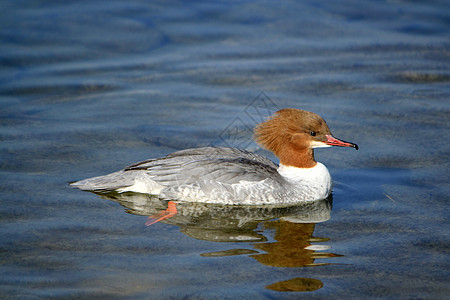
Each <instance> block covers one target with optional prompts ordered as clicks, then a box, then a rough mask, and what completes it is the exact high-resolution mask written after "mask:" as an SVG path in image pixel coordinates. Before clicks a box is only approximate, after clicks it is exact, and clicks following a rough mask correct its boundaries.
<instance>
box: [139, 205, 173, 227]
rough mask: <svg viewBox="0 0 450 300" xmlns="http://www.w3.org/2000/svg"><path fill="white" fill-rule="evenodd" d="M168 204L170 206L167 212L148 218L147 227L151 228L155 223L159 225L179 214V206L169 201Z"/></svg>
mask: <svg viewBox="0 0 450 300" xmlns="http://www.w3.org/2000/svg"><path fill="white" fill-rule="evenodd" d="M168 204H169V206H168V207H167V209H166V210H165V211H162V212H160V213H159V214H156V215H153V216H150V217H148V219H147V222H145V225H147V226H150V225H153V224H155V223H158V222H159V221H162V220H165V219H168V218H171V217H173V216H175V215H176V214H177V204H176V203H174V202H172V201H169V203H168Z"/></svg>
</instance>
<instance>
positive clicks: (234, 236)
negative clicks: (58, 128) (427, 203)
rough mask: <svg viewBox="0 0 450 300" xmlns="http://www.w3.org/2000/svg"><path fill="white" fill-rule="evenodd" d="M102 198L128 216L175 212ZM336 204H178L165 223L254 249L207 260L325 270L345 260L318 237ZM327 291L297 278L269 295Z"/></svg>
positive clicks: (123, 198) (149, 199) (130, 197)
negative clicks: (332, 261)
mask: <svg viewBox="0 0 450 300" xmlns="http://www.w3.org/2000/svg"><path fill="white" fill-rule="evenodd" d="M99 195H100V196H101V197H102V198H104V199H109V200H112V201H115V202H118V203H119V204H121V205H122V206H123V207H125V208H126V212H127V213H131V214H134V215H140V216H149V219H150V220H153V219H154V218H155V216H159V215H162V214H164V213H165V212H166V211H167V210H168V209H169V208H168V206H170V202H168V201H165V200H161V199H159V198H157V197H154V196H151V195H146V194H137V193H123V194H118V193H106V194H99ZM332 201H333V200H332V197H331V196H330V197H329V198H328V199H325V200H321V201H315V202H307V203H301V204H298V205H291V206H271V205H264V206H226V205H214V204H203V203H189V202H179V203H177V204H176V211H177V212H176V214H175V215H174V216H172V217H170V218H167V219H164V220H162V221H161V222H162V223H165V224H170V225H175V226H177V227H178V228H179V229H180V231H181V232H182V233H183V234H185V235H187V236H189V237H191V238H195V239H198V240H205V241H212V242H230V243H251V245H252V247H253V249H245V248H244V247H242V248H240V247H239V248H233V249H228V250H223V251H218V252H208V253H202V254H200V256H202V257H225V256H236V255H249V257H251V258H253V259H255V260H256V261H258V262H259V263H261V264H263V265H266V266H271V267H278V268H286V267H288V268H294V267H297V268H298V267H313V266H323V265H329V264H330V263H325V262H317V260H318V259H326V258H333V257H339V256H342V255H339V254H334V253H327V252H323V251H324V250H327V249H329V248H330V247H329V246H327V245H323V244H321V243H323V242H326V241H329V239H328V238H322V237H315V236H314V235H313V234H314V229H315V224H316V223H319V222H324V221H327V220H329V219H330V214H331V209H332ZM172 203H173V202H172ZM152 224H154V222H152ZM317 243H319V244H317ZM322 287H323V283H322V282H321V281H320V280H318V279H313V278H292V279H290V280H285V281H280V282H276V283H273V284H270V285H267V286H266V288H267V289H271V290H275V291H283V292H289V291H291V292H294V291H295V292H301V291H314V290H317V289H320V288H322Z"/></svg>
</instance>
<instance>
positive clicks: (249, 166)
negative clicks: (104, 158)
mask: <svg viewBox="0 0 450 300" xmlns="http://www.w3.org/2000/svg"><path fill="white" fill-rule="evenodd" d="M277 168H278V166H277V165H276V164H275V163H273V162H272V161H271V160H269V159H267V158H265V157H263V156H260V155H257V154H254V153H250V152H247V151H245V150H240V149H235V148H225V147H204V148H195V149H187V150H181V151H177V152H174V153H172V154H169V155H167V156H165V157H162V158H156V159H149V160H146V161H142V162H139V163H136V164H133V165H131V166H128V167H127V168H125V169H124V170H121V171H118V172H115V173H111V174H108V175H105V176H99V177H94V178H89V179H85V180H82V181H79V182H75V183H73V184H72V185H73V186H76V187H78V188H80V189H83V190H89V191H118V192H125V191H130V192H142V193H148V194H155V195H158V196H159V197H162V198H167V199H179V200H185V201H199V202H206V203H208V202H209V203H222V204H252V202H253V201H255V202H256V201H259V202H261V201H262V202H273V201H274V200H273V199H271V198H272V195H268V193H267V191H268V190H270V189H271V187H273V186H274V185H281V184H282V182H283V181H284V179H283V178H282V176H281V175H280V174H279V173H278V172H277ZM263 191H264V192H265V193H263ZM264 198H267V199H266V200H264Z"/></svg>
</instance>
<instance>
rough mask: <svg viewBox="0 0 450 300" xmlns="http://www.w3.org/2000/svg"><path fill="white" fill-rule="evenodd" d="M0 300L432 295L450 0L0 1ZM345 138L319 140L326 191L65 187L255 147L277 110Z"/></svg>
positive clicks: (436, 295) (436, 274)
mask: <svg viewBox="0 0 450 300" xmlns="http://www.w3.org/2000/svg"><path fill="white" fill-rule="evenodd" d="M0 7H1V10H0V41H1V42H0V65H1V67H0V126H1V127H0V176H1V177H0V179H1V180H0V190H1V196H0V201H1V206H0V224H1V225H0V234H1V240H0V253H1V254H0V259H1V265H0V275H1V276H0V297H2V298H12V299H15V298H17V299H38V298H46V299H52V298H77V299H78V298H89V299H93V298H94V299H95V298H105V299H111V298H121V299H128V298H132V299H136V298H142V299H178V298H186V299H199V298H200V299H214V298H217V299H236V298H237V297H240V298H242V299H255V298H257V299H273V298H275V299H278V298H280V299H289V298H293V299H296V298H298V297H307V298H317V299H330V298H333V299H334V298H336V299H349V298H358V299H367V298H383V299H411V298H415V299H417V298H418V299H444V298H448V297H449V294H450V289H449V287H448V279H449V269H450V268H449V263H448V262H449V244H450V240H449V206H448V195H449V194H450V187H449V176H448V170H449V150H448V149H449V148H450V145H449V141H450V136H449V124H450V123H449V116H450V102H449V98H450V85H449V81H450V71H449V66H450V50H449V49H450V43H449V33H450V24H449V21H448V20H449V19H450V9H449V6H448V4H447V3H446V1H423V2H422V1H351V0H349V1H320V2H316V1H283V2H273V1H259V2H256V1H232V2H217V3H213V2H200V1H185V2H184V1H170V2H167V1H160V2H157V1H151V2H150V1H126V2H124V1H108V2H107V3H106V2H103V1H76V2H73V3H66V2H60V1H45V2H38V1H9V2H6V1H4V2H3V3H2V4H0ZM285 107H295V108H301V109H305V110H309V111H313V112H316V113H318V114H320V115H321V116H323V117H324V118H325V119H326V120H327V122H328V125H329V126H330V128H331V130H332V132H333V134H334V135H335V136H336V137H338V138H342V139H344V140H348V141H351V142H354V143H357V144H358V145H359V146H360V150H359V151H354V150H352V149H347V148H333V149H319V150H317V151H316V158H317V160H319V161H321V162H322V163H324V164H325V165H326V166H327V167H328V168H329V170H330V172H331V174H332V177H333V181H334V190H333V199H329V200H328V201H323V202H319V203H316V204H315V205H314V206H294V207H288V208H273V207H257V208H245V207H244V208H230V207H220V206H201V205H199V206H195V205H189V204H185V205H182V206H181V207H180V211H179V215H177V216H176V217H174V218H172V219H168V220H166V221H162V222H159V223H157V224H154V225H152V226H145V222H146V221H147V217H148V216H150V215H154V214H157V213H158V212H160V211H163V210H164V209H165V208H166V207H167V203H166V202H164V201H160V200H158V199H154V198H152V197H148V196H143V195H132V194H131V195H130V194H125V195H103V196H99V195H95V194H92V193H87V192H81V191H79V190H76V189H72V188H70V187H69V186H68V184H67V183H68V182H71V181H75V180H80V179H84V178H87V177H91V176H97V175H103V174H106V173H109V172H113V171H116V170H119V169H121V168H123V167H124V166H126V165H129V164H131V163H134V162H137V161H140V160H144V159H147V158H152V157H158V156H162V155H165V154H168V153H170V152H173V151H176V150H179V149H185V148H190V147H200V146H207V145H217V146H218V145H228V146H236V147H241V148H245V149H248V150H250V151H255V152H257V153H260V154H263V155H267V156H269V157H270V158H271V159H274V160H276V158H275V157H274V156H273V155H271V154H270V153H267V152H265V151H263V150H261V149H259V148H258V147H257V145H256V144H255V143H254V142H252V128H253V126H254V125H255V124H256V123H257V122H259V121H260V120H261V118H264V117H265V116H266V115H268V114H270V113H271V112H273V111H274V110H276V109H277V108H285Z"/></svg>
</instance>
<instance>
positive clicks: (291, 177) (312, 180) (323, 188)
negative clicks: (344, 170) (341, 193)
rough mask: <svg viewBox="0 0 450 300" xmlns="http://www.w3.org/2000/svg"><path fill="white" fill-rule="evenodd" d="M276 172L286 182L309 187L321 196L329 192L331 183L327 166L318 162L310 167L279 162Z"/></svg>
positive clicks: (325, 195)
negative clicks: (298, 166) (286, 164)
mask: <svg viewBox="0 0 450 300" xmlns="http://www.w3.org/2000/svg"><path fill="white" fill-rule="evenodd" d="M278 173H280V175H281V176H283V178H284V179H286V181H287V182H289V183H290V184H293V185H295V186H298V187H299V188H302V189H305V188H306V189H309V190H313V191H315V192H317V194H318V195H321V196H323V198H326V197H328V195H329V194H330V193H331V188H332V183H331V176H330V172H328V169H327V167H325V166H324V165H323V164H321V163H320V162H318V163H317V164H316V165H315V166H314V167H312V168H297V167H292V166H285V165H283V164H280V167H279V168H278Z"/></svg>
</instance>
